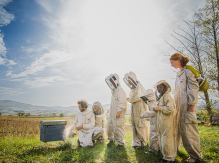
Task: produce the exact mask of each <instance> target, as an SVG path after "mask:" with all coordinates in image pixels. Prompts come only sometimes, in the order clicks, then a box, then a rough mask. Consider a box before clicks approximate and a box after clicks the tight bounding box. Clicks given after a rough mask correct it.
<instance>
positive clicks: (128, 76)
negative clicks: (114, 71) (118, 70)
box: [123, 71, 139, 89]
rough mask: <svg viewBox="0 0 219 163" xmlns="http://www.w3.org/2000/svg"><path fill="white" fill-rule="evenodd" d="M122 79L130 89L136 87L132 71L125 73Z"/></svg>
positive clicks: (136, 81) (135, 79) (135, 78)
mask: <svg viewBox="0 0 219 163" xmlns="http://www.w3.org/2000/svg"><path fill="white" fill-rule="evenodd" d="M123 80H124V82H125V83H126V84H127V86H128V87H129V88H130V89H135V88H136V87H137V85H138V83H139V81H138V79H137V77H136V75H135V73H134V72H132V71H130V72H129V73H127V74H125V76H124V78H123Z"/></svg>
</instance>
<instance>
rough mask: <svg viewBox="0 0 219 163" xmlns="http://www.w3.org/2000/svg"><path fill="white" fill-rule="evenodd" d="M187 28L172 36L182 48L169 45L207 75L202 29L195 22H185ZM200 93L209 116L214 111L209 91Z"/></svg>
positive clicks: (201, 72)
mask: <svg viewBox="0 0 219 163" xmlns="http://www.w3.org/2000/svg"><path fill="white" fill-rule="evenodd" d="M184 22H185V23H186V24H187V26H188V30H184V29H182V28H180V27H179V28H178V29H179V30H180V32H175V31H174V34H172V36H173V37H174V38H175V39H176V40H178V41H179V42H180V43H181V44H182V47H181V48H175V47H174V46H173V45H171V44H169V43H168V42H167V43H168V44H169V45H170V46H171V47H173V48H174V49H175V50H176V51H178V52H180V53H181V54H183V55H186V54H187V55H188V56H189V59H190V61H191V63H192V66H193V67H194V68H195V69H196V70H197V71H198V72H199V73H200V74H202V75H205V76H206V74H205V72H206V71H207V66H206V64H205V62H204V60H205V58H206V57H207V55H206V53H205V50H204V49H205V46H204V41H203V38H202V33H201V29H200V28H199V27H198V26H197V25H196V23H195V21H193V22H187V21H184ZM203 94H204V96H203ZM203 94H202V93H199V96H200V97H201V98H202V99H203V100H205V102H206V106H205V108H206V109H207V111H208V114H209V115H210V114H211V111H212V104H211V102H210V99H209V94H208V92H207V91H205V92H203Z"/></svg>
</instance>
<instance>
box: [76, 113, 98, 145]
mask: <svg viewBox="0 0 219 163" xmlns="http://www.w3.org/2000/svg"><path fill="white" fill-rule="evenodd" d="M77 125H79V126H83V128H82V129H81V130H79V142H80V145H81V146H82V147H86V146H93V142H92V135H93V132H94V130H93V128H94V125H95V116H94V113H93V111H92V110H86V111H84V112H78V113H77V114H76V120H75V121H74V124H73V126H72V128H73V129H74V130H75V129H76V126H77Z"/></svg>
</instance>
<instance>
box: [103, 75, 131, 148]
mask: <svg viewBox="0 0 219 163" xmlns="http://www.w3.org/2000/svg"><path fill="white" fill-rule="evenodd" d="M105 81H106V83H107V84H108V86H109V87H110V89H111V90H112V97H111V105H110V110H109V117H108V121H107V134H108V139H109V140H110V141H111V142H112V141H114V140H115V142H116V143H117V144H118V145H124V143H125V141H124V138H125V129H124V125H125V114H126V110H127V99H126V98H127V97H126V94H125V92H124V90H123V89H122V87H121V86H120V83H119V76H118V75H117V74H111V75H109V76H108V77H106V79H105ZM117 113H120V117H118V118H117V117H116V115H117Z"/></svg>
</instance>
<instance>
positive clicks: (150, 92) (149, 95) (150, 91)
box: [141, 89, 156, 101]
mask: <svg viewBox="0 0 219 163" xmlns="http://www.w3.org/2000/svg"><path fill="white" fill-rule="evenodd" d="M144 97H146V99H147V100H148V101H153V100H155V101H156V96H155V92H154V91H153V89H147V90H146V91H145V93H144ZM141 98H142V97H141Z"/></svg>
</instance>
